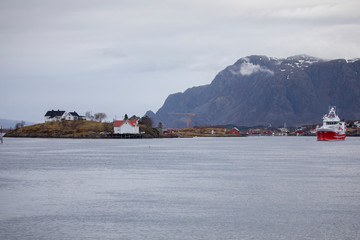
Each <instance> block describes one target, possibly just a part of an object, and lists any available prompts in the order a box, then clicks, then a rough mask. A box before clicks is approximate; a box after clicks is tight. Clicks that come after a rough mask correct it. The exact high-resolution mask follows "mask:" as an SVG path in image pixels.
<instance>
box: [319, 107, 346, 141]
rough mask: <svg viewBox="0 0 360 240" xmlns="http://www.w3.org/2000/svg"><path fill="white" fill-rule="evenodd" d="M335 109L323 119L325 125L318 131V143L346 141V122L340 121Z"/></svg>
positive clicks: (331, 109)
mask: <svg viewBox="0 0 360 240" xmlns="http://www.w3.org/2000/svg"><path fill="white" fill-rule="evenodd" d="M335 109H336V107H331V108H330V111H329V114H325V115H324V117H323V125H322V126H321V127H319V128H317V129H316V136H317V140H318V141H329V140H345V138H346V127H345V122H343V121H340V118H339V117H338V116H337V115H336V113H335Z"/></svg>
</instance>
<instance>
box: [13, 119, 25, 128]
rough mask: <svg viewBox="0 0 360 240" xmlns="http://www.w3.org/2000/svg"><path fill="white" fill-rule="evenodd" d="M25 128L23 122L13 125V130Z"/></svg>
mask: <svg viewBox="0 0 360 240" xmlns="http://www.w3.org/2000/svg"><path fill="white" fill-rule="evenodd" d="M24 126H25V122H24V121H21V122H19V123H17V124H16V125H15V129H19V128H23V127H24Z"/></svg>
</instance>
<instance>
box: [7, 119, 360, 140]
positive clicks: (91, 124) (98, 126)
mask: <svg viewBox="0 0 360 240" xmlns="http://www.w3.org/2000/svg"><path fill="white" fill-rule="evenodd" d="M315 127H316V125H310V126H303V127H301V128H299V127H289V128H274V127H272V128H269V127H263V126H258V127H251V128H250V127H239V129H240V130H239V131H238V132H235V133H234V132H231V131H232V130H233V129H234V128H232V127H229V126H195V127H191V128H179V129H166V130H165V129H161V128H159V127H157V128H153V127H151V126H148V125H147V124H141V123H140V124H139V130H140V134H114V130H113V123H112V122H98V121H87V120H73V121H55V122H45V123H39V124H35V125H31V126H23V127H19V128H17V129H11V130H7V131H6V134H5V136H4V137H30V138H179V137H180V138H192V137H246V136H285V135H286V136H315V132H314V130H315ZM236 130H238V129H236ZM359 135H360V128H358V127H357V126H355V125H351V126H350V127H348V128H347V136H359Z"/></svg>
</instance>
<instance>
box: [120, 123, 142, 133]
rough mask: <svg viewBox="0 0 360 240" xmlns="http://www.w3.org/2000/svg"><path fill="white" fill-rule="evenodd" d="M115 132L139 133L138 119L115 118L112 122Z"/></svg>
mask: <svg viewBox="0 0 360 240" xmlns="http://www.w3.org/2000/svg"><path fill="white" fill-rule="evenodd" d="M114 133H115V134H139V133H140V131H139V122H138V120H121V121H119V120H117V121H115V122H114Z"/></svg>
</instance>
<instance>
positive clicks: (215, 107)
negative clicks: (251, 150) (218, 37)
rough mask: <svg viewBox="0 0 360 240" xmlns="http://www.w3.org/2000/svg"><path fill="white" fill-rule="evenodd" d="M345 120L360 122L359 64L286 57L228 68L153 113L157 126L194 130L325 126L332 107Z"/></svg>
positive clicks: (248, 60) (241, 62) (262, 58)
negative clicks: (325, 120)
mask: <svg viewBox="0 0 360 240" xmlns="http://www.w3.org/2000/svg"><path fill="white" fill-rule="evenodd" d="M329 105H335V106H337V109H338V114H339V115H340V117H341V118H344V119H360V60H359V59H355V60H344V59H337V60H322V59H318V58H314V57H310V56H306V55H298V56H292V57H288V58H286V59H277V58H269V57H266V56H248V57H244V58H241V59H239V60H238V61H237V62H236V63H234V64H233V65H231V66H228V67H227V68H225V69H224V70H222V71H221V72H220V73H218V74H217V76H216V77H215V78H214V80H213V81H212V82H211V84H209V85H204V86H199V87H193V88H189V89H187V90H186V91H185V92H183V93H175V94H171V95H170V96H168V98H167V99H166V101H165V103H164V105H163V106H162V107H161V108H160V109H159V110H158V111H157V112H156V114H154V113H153V112H147V113H146V114H147V115H148V116H149V117H151V118H152V119H153V121H154V123H155V124H156V123H157V122H160V121H161V122H162V123H163V125H164V127H185V126H186V116H181V115H170V114H169V113H174V112H178V113H196V115H195V116H191V117H190V119H191V121H190V125H191V126H204V125H226V124H234V125H238V126H254V125H269V124H271V125H273V126H280V125H283V124H284V122H286V123H287V125H298V124H313V123H320V122H321V117H322V116H323V115H324V114H325V113H327V111H328V106H329Z"/></svg>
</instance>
